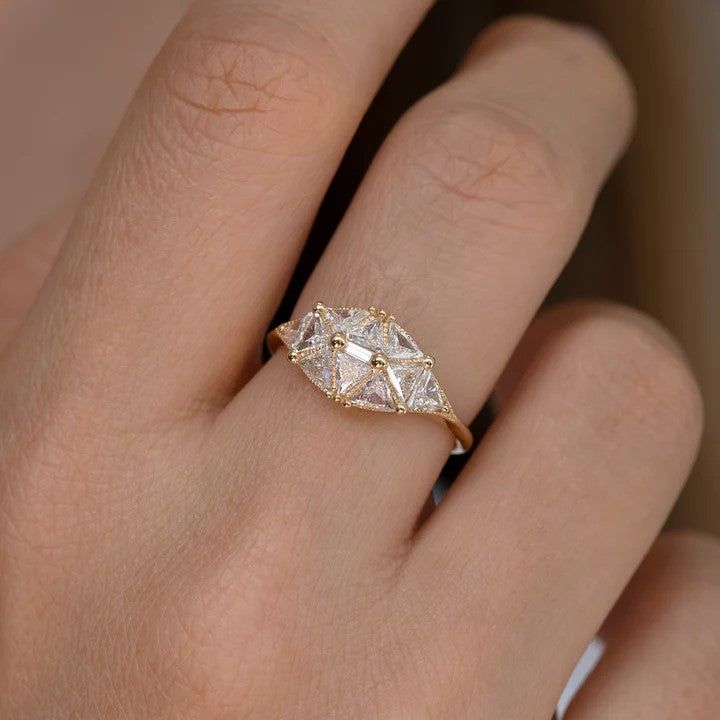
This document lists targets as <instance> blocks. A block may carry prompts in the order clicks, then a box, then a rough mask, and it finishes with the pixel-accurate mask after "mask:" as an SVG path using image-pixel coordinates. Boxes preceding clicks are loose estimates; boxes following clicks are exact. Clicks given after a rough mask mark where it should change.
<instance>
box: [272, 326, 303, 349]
mask: <svg viewBox="0 0 720 720" xmlns="http://www.w3.org/2000/svg"><path fill="white" fill-rule="evenodd" d="M299 327H300V321H299V320H291V321H290V322H286V323H285V324H283V325H281V326H280V327H279V328H278V330H277V331H278V335H280V337H281V339H282V341H283V342H284V343H285V344H286V345H289V346H290V347H292V346H293V345H295V338H296V337H297V334H298V328H299Z"/></svg>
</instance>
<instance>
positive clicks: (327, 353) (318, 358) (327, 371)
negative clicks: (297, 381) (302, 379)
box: [300, 348, 333, 390]
mask: <svg viewBox="0 0 720 720" xmlns="http://www.w3.org/2000/svg"><path fill="white" fill-rule="evenodd" d="M300 367H301V368H302V369H303V370H304V371H305V372H306V373H307V376H308V377H309V378H310V379H311V380H314V381H315V382H316V383H317V384H318V385H319V386H320V387H321V388H322V389H323V390H332V387H333V352H332V350H330V348H323V349H322V350H320V351H319V352H317V353H313V354H312V355H309V356H308V357H306V358H305V359H303V360H302V361H301V362H300Z"/></svg>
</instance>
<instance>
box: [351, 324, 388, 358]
mask: <svg viewBox="0 0 720 720" xmlns="http://www.w3.org/2000/svg"><path fill="white" fill-rule="evenodd" d="M384 334H385V333H384V329H383V325H382V321H381V320H373V321H372V322H369V323H367V325H363V326H362V327H360V328H358V329H357V330H355V331H354V332H351V333H350V340H352V341H353V342H355V343H357V344H358V345H362V347H365V348H368V349H370V350H373V351H375V352H379V351H380V350H382V349H383V347H384V345H385V338H384Z"/></svg>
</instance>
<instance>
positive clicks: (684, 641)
mask: <svg viewBox="0 0 720 720" xmlns="http://www.w3.org/2000/svg"><path fill="white" fill-rule="evenodd" d="M603 636H604V637H605V638H606V640H607V650H606V652H605V655H604V657H603V659H602V660H601V662H600V664H599V666H598V667H597V669H596V670H595V672H594V673H593V674H592V675H591V676H590V678H589V680H588V681H587V682H586V683H585V685H584V686H583V688H582V689H581V691H580V693H579V695H578V696H577V697H576V699H575V700H574V701H573V703H572V704H571V705H570V710H569V712H568V714H567V715H566V718H567V720H600V718H618V719H619V720H620V719H624V718H628V719H629V718H632V720H685V719H687V720H691V719H692V720H698V719H699V718H707V720H710V719H711V718H717V717H720V682H718V678H720V546H719V545H718V542H717V540H715V539H711V538H709V537H703V536H701V535H694V534H689V533H682V534H677V533H672V534H669V535H666V536H664V537H662V538H661V539H660V540H659V541H658V542H657V544H656V545H655V547H654V548H653V550H652V552H651V553H650V555H649V556H648V558H647V559H646V560H645V562H644V563H643V565H642V567H641V568H640V570H639V572H638V573H637V575H636V576H635V578H634V579H633V581H632V583H631V584H630V587H629V588H628V590H627V591H626V592H625V594H624V595H623V597H622V599H621V600H620V602H619V603H618V605H617V607H616V608H615V609H614V610H613V612H612V614H611V616H610V619H609V621H608V622H607V623H606V625H605V627H604V629H603Z"/></svg>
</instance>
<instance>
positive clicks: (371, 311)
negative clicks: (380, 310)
mask: <svg viewBox="0 0 720 720" xmlns="http://www.w3.org/2000/svg"><path fill="white" fill-rule="evenodd" d="M368 312H369V313H370V314H371V315H376V314H377V308H376V307H375V306H374V305H371V306H370V307H369V308H368Z"/></svg>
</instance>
